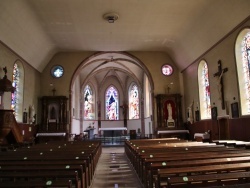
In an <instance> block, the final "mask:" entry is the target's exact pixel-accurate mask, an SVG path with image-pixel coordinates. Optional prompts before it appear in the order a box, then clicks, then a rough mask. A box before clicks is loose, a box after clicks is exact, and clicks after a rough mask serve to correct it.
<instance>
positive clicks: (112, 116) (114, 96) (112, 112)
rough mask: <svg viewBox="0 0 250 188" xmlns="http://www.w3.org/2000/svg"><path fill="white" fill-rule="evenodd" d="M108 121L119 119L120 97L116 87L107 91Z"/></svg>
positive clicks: (111, 87)
mask: <svg viewBox="0 0 250 188" xmlns="http://www.w3.org/2000/svg"><path fill="white" fill-rule="evenodd" d="M105 102H106V119H107V120H118V119H119V95H118V91H117V89H116V88H115V87H114V86H110V87H109V88H108V89H107V91H106V101H105Z"/></svg>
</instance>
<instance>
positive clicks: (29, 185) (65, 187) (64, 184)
mask: <svg viewBox="0 0 250 188" xmlns="http://www.w3.org/2000/svg"><path fill="white" fill-rule="evenodd" d="M0 187H2V188H47V187H57V188H72V187H73V186H72V181H71V180H56V181H51V180H32V181H23V180H21V181H7V182H1V181H0Z"/></svg>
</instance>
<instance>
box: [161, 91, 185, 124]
mask: <svg viewBox="0 0 250 188" xmlns="http://www.w3.org/2000/svg"><path fill="white" fill-rule="evenodd" d="M156 103H157V126H158V128H165V129H173V128H174V129H180V128H182V127H183V122H182V114H181V96H180V95H179V94H159V95H157V96H156Z"/></svg>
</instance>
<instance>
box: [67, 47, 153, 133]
mask: <svg viewBox="0 0 250 188" xmlns="http://www.w3.org/2000/svg"><path fill="white" fill-rule="evenodd" d="M89 83H91V84H89ZM133 84H134V85H133ZM76 87H81V88H82V89H81V102H79V99H77V98H76V97H72V96H71V97H70V98H71V99H70V100H71V104H72V105H71V109H70V110H72V109H73V106H74V109H80V110H81V113H80V114H81V116H82V118H79V119H76V118H74V117H72V120H71V125H70V129H71V132H72V133H76V134H78V132H83V131H84V130H85V129H86V128H88V127H89V126H91V127H94V128H95V133H96V134H98V133H99V132H98V130H99V128H105V127H126V128H127V129H128V131H129V130H131V129H133V130H139V129H140V130H141V132H144V133H146V134H148V133H150V132H151V133H152V132H153V131H152V130H153V122H152V119H153V118H152V116H153V114H154V109H153V105H152V104H153V101H152V100H153V99H154V96H153V92H152V91H153V88H154V85H153V81H152V77H151V74H150V72H149V70H148V69H147V67H145V65H144V64H143V63H142V62H141V61H140V60H139V59H137V58H136V57H134V56H132V55H130V54H128V53H125V52H100V53H97V54H94V55H92V56H90V57H89V58H86V59H85V60H84V61H83V62H82V63H81V64H80V65H79V66H78V68H77V69H76V70H75V74H74V75H73V76H72V80H71V88H70V90H71V92H70V93H71V94H74V93H75V92H78V90H77V89H76ZM86 88H89V89H86ZM132 88H133V89H132ZM131 89H132V90H133V91H135V92H136V98H135V99H136V100H135V101H136V108H135V109H136V111H134V113H135V114H136V116H135V117H134V118H133V119H130V118H129V112H130V110H129V91H130V90H131ZM87 90H88V92H87ZM148 90H150V91H148ZM91 91H92V93H93V96H94V97H93V103H94V104H93V106H94V110H93V111H94V113H95V115H93V116H92V118H91V119H90V118H86V116H84V113H86V110H85V109H86V107H85V106H84V103H85V101H86V100H85V99H86V95H87V93H89V94H90V93H91ZM108 91H109V92H108ZM111 91H112V92H111ZM111 93H112V94H111ZM89 94H88V95H89ZM137 97H138V98H137ZM139 97H140V99H139ZM111 99H112V100H111ZM76 100H78V101H76ZM113 101H115V102H114V104H115V105H114V106H115V107H114V106H113V105H111V104H112V102H113ZM144 102H146V104H147V107H145V105H146V104H144ZM76 105H81V107H76ZM111 107H114V108H115V110H114V112H115V113H110V111H111V109H112V108H111ZM142 108H143V110H141V109H142ZM145 108H146V109H145ZM108 109H109V110H108ZM144 112H145V113H144ZM70 114H72V113H70ZM112 114H113V116H112ZM109 115H110V116H109ZM114 120H115V121H114ZM145 124H146V125H145ZM148 125H150V130H149V126H148ZM145 127H146V129H145ZM145 131H146V132H145Z"/></svg>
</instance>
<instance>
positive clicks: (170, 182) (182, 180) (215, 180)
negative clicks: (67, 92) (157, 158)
mask: <svg viewBox="0 0 250 188" xmlns="http://www.w3.org/2000/svg"><path fill="white" fill-rule="evenodd" d="M249 181H250V172H229V173H217V174H201V175H194V176H179V177H169V178H168V179H167V185H163V186H161V187H162V188H168V187H171V188H173V187H190V188H193V187H208V186H210V187H211V186H213V185H219V186H223V187H225V185H230V184H237V185H240V184H242V185H243V183H246V182H248V183H249Z"/></svg>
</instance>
